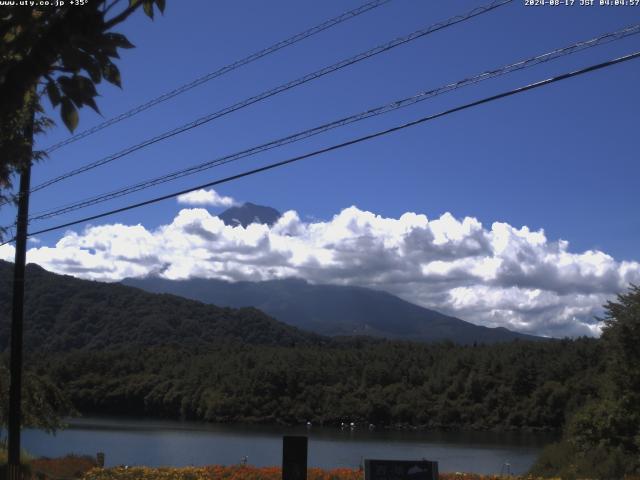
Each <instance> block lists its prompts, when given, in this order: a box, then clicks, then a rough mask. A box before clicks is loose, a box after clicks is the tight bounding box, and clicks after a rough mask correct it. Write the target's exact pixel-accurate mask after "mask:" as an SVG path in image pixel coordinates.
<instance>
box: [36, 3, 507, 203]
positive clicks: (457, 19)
mask: <svg viewBox="0 0 640 480" xmlns="http://www.w3.org/2000/svg"><path fill="white" fill-rule="evenodd" d="M512 1H513V0H494V1H493V2H491V3H489V4H487V5H484V6H481V7H477V8H474V9H473V10H471V11H469V12H467V13H465V14H462V15H456V16H454V17H451V18H449V19H448V20H445V21H443V22H439V23H436V24H433V25H431V26H429V27H426V28H423V29H421V30H417V31H415V32H413V33H411V34H409V35H405V36H403V37H398V38H396V39H394V40H391V41H390V42H387V43H385V44H382V45H379V46H377V47H375V48H372V49H370V50H367V51H366V52H362V53H359V54H357V55H355V56H353V57H349V58H347V59H345V60H342V61H340V62H338V63H334V64H333V65H329V66H327V67H324V68H321V69H320V70H317V71H315V72H313V73H309V74H307V75H304V76H302V77H300V78H297V79H296V80H292V81H290V82H287V83H284V84H282V85H279V86H277V87H275V88H272V89H270V90H266V91H264V92H262V93H259V94H258V95H254V96H253V97H249V98H247V99H245V100H242V101H240V102H238V103H235V104H233V105H231V106H229V107H226V108H223V109H222V110H218V111H216V112H213V113H210V114H208V115H205V116H203V117H200V118H198V119H196V120H193V121H192V122H189V123H186V124H184V125H182V126H180V127H176V128H174V129H172V130H169V131H166V132H164V133H161V134H159V135H156V136H155V137H152V138H149V139H147V140H144V141H143V142H140V143H137V144H136V145H132V146H130V147H127V148H125V149H124V150H121V151H119V152H117V153H114V154H111V155H109V156H107V157H104V158H101V159H100V160H96V161H94V162H91V163H89V164H86V165H84V166H82V167H79V168H76V169H74V170H71V171H69V172H67V173H64V174H62V175H59V176H57V177H55V178H52V179H50V180H47V181H45V182H43V183H41V184H39V185H37V186H35V187H33V188H32V189H31V192H30V193H33V192H37V191H38V190H42V189H43V188H46V187H48V186H51V185H53V184H55V183H58V182H60V181H62V180H66V179H67V178H70V177H73V176H76V175H79V174H81V173H84V172H87V171H89V170H92V169H94V168H97V167H100V166H102V165H105V164H107V163H110V162H113V161H114V160H117V159H119V158H122V157H124V156H126V155H129V154H130V153H133V152H136V151H138V150H141V149H143V148H145V147H148V146H149V145H153V144H155V143H158V142H160V141H162V140H166V139H167V138H170V137H173V136H175V135H178V134H180V133H184V132H186V131H188V130H191V129H193V128H196V127H199V126H201V125H204V124H205V123H208V122H211V121H212V120H215V119H217V118H220V117H222V116H225V115H228V114H229V113H232V112H235V111H237V110H240V109H242V108H245V107H248V106H249V105H252V104H254V103H257V102H260V101H262V100H265V99H267V98H269V97H272V96H274V95H277V94H279V93H282V92H284V91H287V90H291V89H292V88H295V87H298V86H300V85H302V84H305V83H307V82H310V81H312V80H316V79H318V78H320V77H323V76H324V75H327V74H329V73H333V72H335V71H337V70H340V69H342V68H345V67H347V66H350V65H353V64H355V63H358V62H361V61H363V60H365V59H367V58H370V57H373V56H375V55H378V54H380V53H383V52H386V51H388V50H391V49H393V48H395V47H398V46H400V45H404V44H405V43H408V42H411V41H413V40H417V39H418V38H421V37H424V36H425V35H428V34H430V33H433V32H436V31H438V30H442V29H444V28H447V27H450V26H452V25H456V24H458V23H461V22H464V21H466V20H469V19H471V18H473V17H476V16H478V15H482V14H484V13H487V12H490V11H492V10H494V9H496V8H499V7H501V6H503V5H506V4H508V3H511V2H512Z"/></svg>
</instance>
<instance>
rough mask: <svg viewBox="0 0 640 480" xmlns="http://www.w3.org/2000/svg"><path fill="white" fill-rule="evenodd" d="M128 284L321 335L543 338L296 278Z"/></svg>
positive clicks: (144, 280) (430, 339) (383, 296)
mask: <svg viewBox="0 0 640 480" xmlns="http://www.w3.org/2000/svg"><path fill="white" fill-rule="evenodd" d="M123 283H124V284H125V285H130V286H134V287H138V288H141V289H143V290H147V291H149V292H154V293H172V294H174V295H179V296H182V297H186V298H190V299H193V300H199V301H201V302H205V303H211V304H215V305H220V306H227V307H233V308H239V307H249V306H252V307H255V308H258V309H259V310H262V311H264V312H266V313H267V314H269V315H271V316H273V317H275V318H277V319H278V320H280V321H283V322H285V323H287V324H289V325H292V326H295V327H298V328H300V329H303V330H308V331H312V332H316V333H319V334H321V335H329V336H338V335H370V336H374V337H384V338H389V339H401V340H412V341H419V342H435V341H442V340H451V341H454V342H457V343H464V344H469V343H473V342H478V343H494V342H504V341H510V340H514V339H522V340H534V339H540V338H541V337H535V336H531V335H525V334H520V333H516V332H513V331H510V330H507V329H506V328H488V327H482V326H478V325H474V324H472V323H469V322H465V321H463V320H460V319H459V318H455V317H450V316H447V315H443V314H442V313H439V312H436V311H434V310H429V309H427V308H423V307H420V306H417V305H414V304H412V303H409V302H406V301H404V300H402V299H400V298H398V297H396V296H394V295H391V294H389V293H386V292H382V291H378V290H372V289H367V288H361V287H347V286H337V285H312V284H310V283H308V282H306V281H305V280H301V279H294V278H292V279H284V280H270V281H264V282H235V283H232V282H226V281H222V280H215V279H190V280H166V279H162V278H158V277H148V278H129V279H125V280H123Z"/></svg>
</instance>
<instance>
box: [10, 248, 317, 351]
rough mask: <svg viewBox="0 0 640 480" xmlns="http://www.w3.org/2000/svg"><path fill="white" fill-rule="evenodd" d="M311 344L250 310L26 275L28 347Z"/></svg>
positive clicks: (37, 271)
mask: <svg viewBox="0 0 640 480" xmlns="http://www.w3.org/2000/svg"><path fill="white" fill-rule="evenodd" d="M12 273H13V265H12V264H11V263H8V262H4V261H0V350H4V349H6V348H7V346H8V342H9V334H8V332H9V325H10V321H9V319H10V315H11V284H12V283H11V282H12ZM234 341H242V342H243V343H246V344H253V345H279V346H289V345H299V344H304V345H311V344H320V343H322V342H323V341H324V340H323V339H322V338H321V337H319V336H317V335H314V334H309V333H306V332H302V331H300V330H298V329H296V328H293V327H291V326H288V325H285V324H283V323H280V322H278V321H276V320H274V319H273V318H270V317H269V316H267V315H265V314H264V313H262V312H260V311H258V310H256V309H253V308H244V309H240V310H236V309H231V308H218V307H215V306H212V305H205V304H203V303H201V302H197V301H193V300H187V299H185V298H180V297H176V296H173V295H166V294H164V295H157V294H152V293H148V292H144V291H142V290H139V289H137V288H133V287H128V286H124V285H120V284H116V283H112V284H110V283H100V282H92V281H87V280H80V279H77V278H74V277H70V276H67V275H57V274H54V273H51V272H47V271H46V270H44V269H42V268H41V267H39V266H37V265H34V264H29V265H27V271H26V296H25V343H26V346H27V348H30V349H38V350H40V351H50V352H60V351H66V350H70V349H87V350H99V349H103V348H111V347H115V346H123V345H127V346H128V345H137V346H163V345H181V346H186V347H188V346H205V345H210V344H212V343H215V342H225V343H228V342H234Z"/></svg>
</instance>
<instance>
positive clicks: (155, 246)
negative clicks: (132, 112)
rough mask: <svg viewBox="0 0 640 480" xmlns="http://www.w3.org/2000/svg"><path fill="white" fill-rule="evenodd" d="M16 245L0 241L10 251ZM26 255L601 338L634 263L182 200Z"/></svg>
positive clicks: (558, 248)
mask: <svg viewBox="0 0 640 480" xmlns="http://www.w3.org/2000/svg"><path fill="white" fill-rule="evenodd" d="M12 252H13V250H12V248H11V249H9V248H4V249H2V248H0V256H1V257H2V258H7V257H9V256H11V254H12ZM28 260H29V261H30V262H34V263H38V264H40V265H42V266H43V267H44V268H47V269H49V270H52V271H55V272H58V273H65V274H71V275H75V276H78V277H82V278H89V279H95V280H104V281H116V280H120V279H122V278H124V277H136V276H145V275H159V276H162V277H164V278H169V279H185V278H191V277H203V278H218V279H224V280H229V281H239V280H268V279H276V278H285V277H292V276H295V277H300V278H304V279H306V280H308V281H310V282H313V283H330V284H339V285H358V286H363V287H371V288H377V289H382V290H386V291H388V292H391V293H393V294H396V295H399V296H401V297H402V298H404V299H406V300H408V301H411V302H414V303H416V304H419V305H422V306H425V307H429V308H433V309H436V310H440V311H442V312H444V313H448V314H452V315H455V316H458V317H460V318H463V319H464V320H468V321H471V322H474V323H477V324H482V325H486V326H491V327H498V326H503V327H507V328H510V329H515V330H518V331H522V332H528V333H533V334H541V335H549V336H558V337H562V336H576V335H597V334H598V333H599V328H600V325H599V323H598V321H597V320H596V316H597V315H600V314H601V313H602V310H601V306H602V305H603V303H604V302H605V301H606V300H607V299H611V298H613V297H614V296H615V294H616V293H619V292H623V291H625V290H626V289H627V287H628V285H629V283H640V263H638V262H619V261H616V260H615V259H614V258H612V257H611V256H609V255H607V254H606V253H604V252H601V251H591V250H589V251H585V252H572V251H570V249H569V243H568V242H566V241H563V240H558V241H551V240H549V239H547V237H546V235H545V233H544V232H543V231H542V230H540V231H531V230H530V229H529V228H527V227H521V228H517V227H514V226H511V225H509V224H506V223H500V222H496V223H493V224H492V225H491V226H484V225H482V223H480V222H479V221H478V220H477V219H475V218H472V217H466V218H462V219H459V218H455V217H454V216H453V215H451V214H450V213H445V214H444V215H442V216H441V217H440V218H435V219H431V220H430V219H428V218H427V217H426V216H425V215H421V214H417V213H405V214H403V215H402V216H400V217H399V218H385V217H382V216H380V215H376V214H374V213H372V212H367V211H363V210H360V209H358V208H357V207H349V208H346V209H344V210H342V211H341V212H340V213H338V214H336V215H335V216H334V217H333V218H332V219H330V220H328V221H320V220H308V221H303V220H301V219H300V217H299V215H298V214H297V213H296V212H295V211H288V212H286V213H284V214H283V215H282V217H281V218H280V220H279V221H278V222H277V223H275V224H274V225H273V226H271V227H269V226H267V225H260V224H252V225H249V226H248V227H247V228H243V227H242V226H229V225H225V224H224V223H223V222H222V220H220V219H219V218H218V217H216V216H214V215H212V214H210V213H209V212H208V211H207V210H205V209H202V208H185V209H183V210H181V211H180V212H179V213H178V214H177V216H176V217H175V218H174V219H173V220H172V221H171V223H169V224H167V225H162V226H160V227H159V228H156V229H154V230H149V229H147V228H145V227H144V226H142V225H122V224H108V225H101V226H89V227H87V228H85V229H84V230H83V231H82V232H80V233H78V232H73V231H69V232H67V233H65V234H64V236H63V237H62V238H61V239H60V240H59V241H58V242H57V243H56V245H55V246H52V247H46V246H35V247H34V248H31V249H30V250H29V252H28Z"/></svg>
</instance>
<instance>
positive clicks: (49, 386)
mask: <svg viewBox="0 0 640 480" xmlns="http://www.w3.org/2000/svg"><path fill="white" fill-rule="evenodd" d="M22 412H23V419H22V420H23V422H22V423H23V425H24V426H26V427H34V428H40V429H43V430H46V431H48V432H52V431H55V430H57V429H59V428H61V427H62V426H63V422H62V419H63V418H65V417H68V416H70V415H73V414H77V411H76V410H75V409H74V408H73V405H72V404H71V402H70V400H69V396H68V395H67V394H65V393H64V392H62V391H61V390H60V389H59V388H58V387H57V386H56V385H55V384H54V383H53V382H52V381H51V379H50V378H49V377H48V376H47V375H43V374H41V373H39V372H36V371H33V370H30V371H26V372H25V373H24V376H23V394H22ZM8 413H9V369H8V368H7V366H6V362H5V361H2V363H0V426H2V427H6V425H7V421H8Z"/></svg>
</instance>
